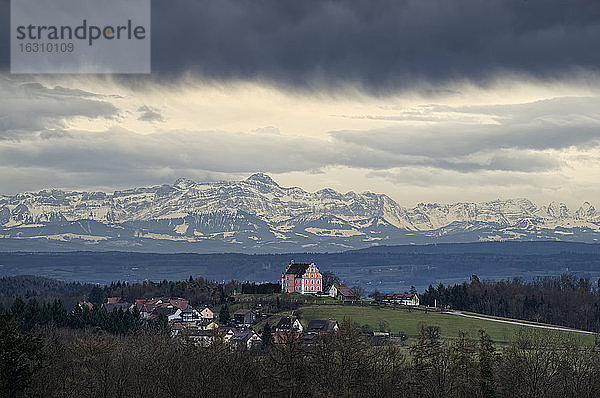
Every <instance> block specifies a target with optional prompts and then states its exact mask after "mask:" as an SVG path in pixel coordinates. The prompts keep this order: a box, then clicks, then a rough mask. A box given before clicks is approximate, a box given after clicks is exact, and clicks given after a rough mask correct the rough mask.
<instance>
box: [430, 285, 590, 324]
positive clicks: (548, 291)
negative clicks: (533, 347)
mask: <svg viewBox="0 0 600 398" xmlns="http://www.w3.org/2000/svg"><path fill="white" fill-rule="evenodd" d="M435 302H437V305H438V306H440V307H445V306H448V307H450V308H454V309H459V310H463V311H472V312H479V313H483V314H488V315H495V316H502V317H508V318H518V319H525V320H530V321H536V322H544V323H552V324H557V325H564V326H569V327H573V328H578V329H584V330H590V331H595V332H600V292H599V290H598V286H594V285H593V284H592V283H591V282H590V280H589V279H586V278H577V277H575V276H574V275H570V274H563V275H561V276H558V277H543V278H537V279H535V280H534V281H531V282H526V281H524V280H523V279H520V278H515V279H513V280H506V281H496V282H494V281H483V282H482V281H480V280H479V278H478V277H477V276H475V275H474V276H472V277H471V281H470V282H465V283H462V284H456V285H453V286H450V285H448V286H444V285H443V284H441V283H440V284H439V285H438V286H437V287H433V286H431V285H430V286H429V288H428V289H427V290H426V291H425V293H424V294H423V299H422V304H425V305H429V306H433V305H434V303H435Z"/></svg>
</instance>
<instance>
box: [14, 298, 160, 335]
mask: <svg viewBox="0 0 600 398" xmlns="http://www.w3.org/2000/svg"><path fill="white" fill-rule="evenodd" d="M7 312H8V313H10V314H11V316H12V317H14V319H15V320H16V321H17V322H20V323H21V325H22V328H23V330H24V331H25V332H30V331H32V330H34V329H35V328H40V327H45V326H52V327H57V328H71V329H97V330H102V331H105V332H108V333H113V334H132V333H135V332H137V331H140V330H142V328H145V329H147V330H153V331H157V332H160V333H165V334H166V333H167V331H168V326H167V319H166V317H164V316H163V317H160V318H158V319H156V320H155V321H153V322H150V323H147V324H144V323H143V322H142V319H141V317H140V314H139V312H138V311H137V310H136V309H133V310H131V311H130V310H126V311H123V309H121V308H119V309H115V310H113V311H112V312H107V311H106V310H104V309H102V308H100V307H93V308H92V309H89V308H88V307H86V306H79V305H75V306H74V307H73V309H72V310H70V311H68V310H67V309H65V307H64V306H63V304H62V302H61V301H60V300H58V299H55V300H53V301H52V302H46V303H41V304H40V303H39V302H38V301H37V299H35V298H31V299H29V300H23V299H22V298H21V297H17V298H16V299H15V301H14V302H13V304H12V306H11V307H10V308H9V310H8V311H7Z"/></svg>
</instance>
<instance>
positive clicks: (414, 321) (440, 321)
mask: <svg viewBox="0 0 600 398" xmlns="http://www.w3.org/2000/svg"><path fill="white" fill-rule="evenodd" d="M282 315H284V314H282ZM344 317H348V318H350V319H351V320H352V321H353V322H356V323H358V324H359V325H364V324H368V325H370V326H372V327H373V328H375V329H377V328H378V325H379V320H381V319H384V320H386V321H387V322H388V323H389V326H390V329H391V331H392V333H399V332H403V333H406V334H407V335H408V336H409V337H415V336H416V334H417V330H418V327H419V323H421V322H424V323H425V324H426V325H435V326H439V327H440V330H441V333H442V337H443V338H454V337H457V336H458V332H459V331H460V330H463V331H467V332H469V333H470V335H471V336H472V337H473V338H476V337H477V332H478V330H479V329H485V330H486V331H487V333H488V334H489V335H490V337H491V338H492V339H493V340H494V341H496V342H499V343H506V342H508V341H510V340H512V339H513V337H514V335H515V334H516V333H517V332H518V331H519V330H520V329H522V328H524V327H522V326H518V325H510V324H504V323H498V322H492V321H486V320H480V319H470V318H463V317H459V316H456V315H449V314H441V313H439V312H429V313H425V312H424V311H421V310H407V309H401V308H378V307H374V306H368V307H367V306H365V307H358V306H333V305H321V306H306V307H302V315H301V318H302V323H304V324H305V323H307V322H308V321H309V320H311V319H336V320H338V322H339V321H341V320H343V319H344ZM278 320H279V317H273V318H272V319H270V320H269V322H270V323H271V325H273V324H274V323H276V322H277V321H278ZM261 326H262V324H261ZM535 330H539V329H535ZM542 332H544V331H542ZM550 333H557V334H561V335H564V336H565V337H566V336H567V335H574V336H575V337H576V338H577V339H581V341H582V342H585V343H587V344H592V343H593V341H594V337H593V336H592V335H582V334H576V333H569V332H561V331H550Z"/></svg>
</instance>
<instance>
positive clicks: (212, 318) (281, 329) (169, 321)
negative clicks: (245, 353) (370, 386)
mask: <svg viewBox="0 0 600 398" xmlns="http://www.w3.org/2000/svg"><path fill="white" fill-rule="evenodd" d="M281 293H282V294H286V295H288V296H290V295H291V296H293V295H301V296H307V295H309V296H314V297H317V298H318V297H321V298H328V299H329V300H332V299H333V300H336V301H339V302H342V303H347V304H355V305H356V304H360V303H361V302H362V301H363V300H366V299H364V298H363V297H359V295H357V293H356V292H355V291H353V290H352V289H351V288H350V287H348V286H347V285H346V284H344V283H337V282H335V283H332V284H331V285H330V286H325V285H324V282H323V275H322V274H321V272H320V271H319V268H318V267H317V265H316V264H314V263H310V264H309V263H294V262H291V263H290V264H289V265H287V266H286V268H285V270H284V272H283V273H282V276H281ZM232 295H233V296H234V297H235V296H236V295H239V293H238V292H235V291H234V292H233V293H232ZM370 300H371V301H377V302H379V303H382V304H388V305H402V306H412V307H418V306H419V296H418V294H416V293H407V292H405V293H379V294H377V296H376V297H374V298H372V299H370ZM79 306H80V307H87V308H88V309H92V304H91V303H90V302H88V301H82V302H80V303H79ZM260 306H261V304H254V305H251V304H249V305H247V307H248V308H238V309H236V310H235V311H234V312H233V314H230V312H229V307H228V306H227V304H223V305H221V306H220V308H218V307H215V306H212V308H211V306H208V305H201V306H196V307H193V306H192V305H190V301H189V300H188V299H186V298H181V297H154V298H138V299H136V300H135V302H127V301H125V300H123V299H122V298H121V297H108V298H107V299H106V301H105V302H104V303H102V305H101V308H102V309H104V310H106V311H107V312H109V313H110V312H113V311H124V312H125V311H130V312H137V313H139V316H140V318H141V319H142V321H143V322H155V321H158V320H162V321H163V322H166V325H167V326H168V328H169V331H170V335H171V336H172V337H173V338H185V339H188V340H189V341H191V342H193V343H194V344H196V345H199V346H208V345H210V344H212V343H213V342H215V341H222V342H224V343H227V344H230V345H231V347H234V348H245V349H255V348H258V347H260V346H261V345H264V344H265V343H266V344H270V343H273V344H281V343H285V341H286V339H287V338H289V337H290V336H291V335H293V336H294V337H296V338H300V339H301V341H302V342H303V343H304V344H307V345H310V344H312V343H313V342H314V341H315V339H317V338H318V337H319V336H321V335H323V334H326V333H333V332H336V331H337V330H338V329H339V321H341V320H338V319H310V320H303V319H301V317H300V316H297V314H296V315H294V312H292V314H291V315H289V316H281V317H279V319H276V321H275V322H274V323H273V325H270V324H269V323H268V322H262V323H263V325H262V327H256V325H257V324H259V323H261V322H260V321H261V318H265V317H266V315H265V314H263V313H262V311H261V308H260ZM373 333H375V335H379V336H381V333H382V332H373Z"/></svg>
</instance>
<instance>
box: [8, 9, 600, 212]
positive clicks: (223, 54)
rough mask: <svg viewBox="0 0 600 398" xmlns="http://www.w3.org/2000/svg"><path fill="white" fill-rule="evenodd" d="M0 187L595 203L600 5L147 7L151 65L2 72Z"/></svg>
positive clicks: (599, 168)
mask: <svg viewBox="0 0 600 398" xmlns="http://www.w3.org/2000/svg"><path fill="white" fill-rule="evenodd" d="M7 10H8V2H7V1H6V0H0V15H1V18H3V19H2V20H0V22H1V23H0V26H1V27H2V28H1V29H2V30H0V33H1V34H2V36H1V37H2V41H0V67H1V69H2V71H3V72H2V73H1V74H0V193H4V194H11V193H16V192H20V191H24V190H39V189H42V188H48V187H61V188H68V189H102V190H110V189H114V188H123V187H131V186H139V185H148V184H160V183H168V182H173V181H174V180H175V179H177V178H178V177H188V178H192V179H196V180H199V181H208V180H216V179H227V180H232V179H241V178H245V177H247V176H248V175H249V174H251V173H253V172H256V171H262V172H266V173H269V174H271V175H272V176H273V178H275V180H277V181H278V182H279V183H280V184H281V185H284V186H289V185H298V186H301V187H303V188H306V189H309V190H316V189H320V188H323V187H332V188H334V189H337V190H340V191H344V192H345V191H349V190H354V191H365V190H370V191H375V192H385V193H387V194H388V195H390V196H391V197H392V198H394V199H395V200H396V201H398V202H399V203H401V204H404V205H414V204H416V203H418V202H429V201H437V202H454V201H482V200H493V199H497V198H512V197H528V198H530V199H532V200H534V201H536V202H538V203H546V202H549V201H552V200H559V201H564V202H566V203H567V204H569V205H571V206H578V205H579V204H580V203H581V202H582V201H584V200H588V201H590V202H592V203H594V204H596V206H597V207H600V200H598V198H599V197H600V183H599V181H600V79H599V77H600V70H599V66H600V51H597V49H598V42H599V38H600V2H597V1H576V0H571V1H568V2H566V1H551V0H543V1H541V0H540V1H533V0H527V1H523V0H521V1H494V0H490V1H480V2H473V1H460V0H455V1H442V0H432V1H428V0H414V1H399V0H394V1H351V2H338V1H301V2H298V1H296V2H291V1H290V2H288V1H282V0H273V1H255V2H245V1H235V2H234V1H218V2H214V1H197V0H194V1H192V0H187V1H181V0H173V1H168V2H167V1H160V2H159V1H154V2H153V3H152V70H153V73H152V74H151V75H150V76H113V77H110V76H109V77H107V76H102V77H99V76H90V75H72V76H43V75H42V76H23V75H20V76H19V75H10V74H9V73H8V65H9V54H8V43H7V40H8V31H7V29H8V28H7V26H8V21H7V20H6V19H7V15H8V14H7Z"/></svg>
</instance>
